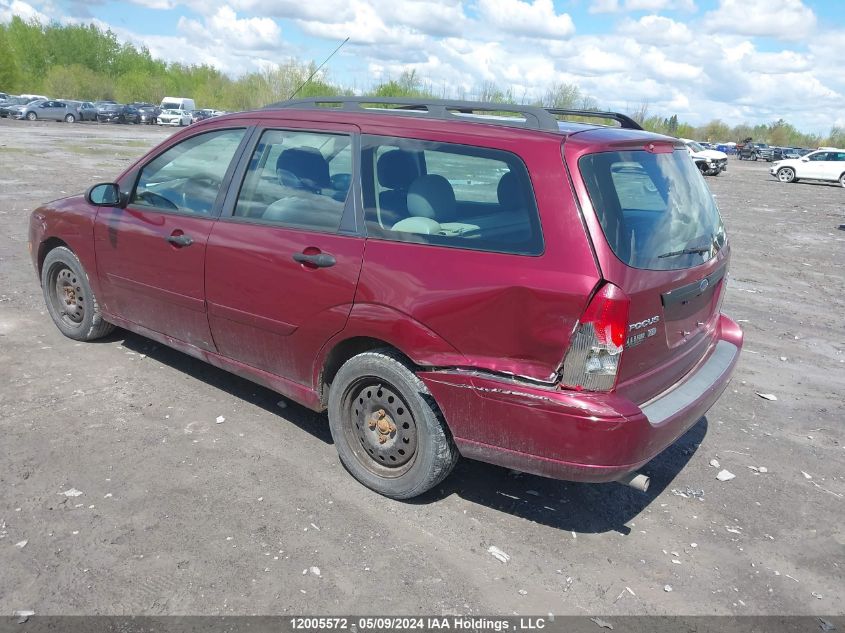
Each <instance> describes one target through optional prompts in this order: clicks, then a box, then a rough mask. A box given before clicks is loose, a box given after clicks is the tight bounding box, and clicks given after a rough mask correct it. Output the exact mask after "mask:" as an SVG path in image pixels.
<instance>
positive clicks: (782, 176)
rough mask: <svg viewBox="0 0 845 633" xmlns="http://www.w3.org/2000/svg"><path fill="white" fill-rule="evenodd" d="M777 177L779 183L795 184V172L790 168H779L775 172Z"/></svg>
mask: <svg viewBox="0 0 845 633" xmlns="http://www.w3.org/2000/svg"><path fill="white" fill-rule="evenodd" d="M777 177H778V180H780V181H781V182H795V170H794V169H792V167H781V168H780V169H778V171H777Z"/></svg>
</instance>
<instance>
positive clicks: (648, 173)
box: [29, 97, 743, 498]
mask: <svg viewBox="0 0 845 633" xmlns="http://www.w3.org/2000/svg"><path fill="white" fill-rule="evenodd" d="M369 101H371V97H367V98H354V97H325V98H319V99H305V100H299V101H292V102H282V103H279V104H275V105H273V106H269V107H268V108H265V109H263V110H260V111H257V112H248V113H238V114H232V115H227V116H223V117H215V118H212V119H209V120H206V121H203V122H201V123H198V124H196V125H195V126H192V127H191V128H189V129H187V130H183V131H181V132H178V133H176V134H173V135H172V136H170V137H169V138H168V139H167V140H165V141H164V142H163V143H161V144H160V145H159V146H158V147H156V148H154V149H153V150H151V151H150V152H149V153H148V154H147V155H146V156H145V157H144V158H142V159H140V160H139V161H138V162H137V163H136V164H134V165H132V166H131V167H129V168H128V169H127V170H126V171H125V172H123V174H121V175H120V176H118V177H117V179H116V181H115V182H112V183H101V184H97V185H94V186H92V187H91V188H90V189H89V190H88V191H87V193H85V194H84V195H76V196H71V197H69V198H64V199H62V200H58V201H55V202H52V203H49V204H47V205H45V206H42V207H40V208H38V209H36V210H35V211H34V212H33V213H32V216H31V220H30V228H29V242H30V252H31V253H32V260H33V264H34V266H35V268H36V270H37V272H38V274H39V276H40V279H41V283H42V287H43V291H44V298H45V301H46V305H47V310H48V312H49V314H50V316H51V317H52V319H53V321H54V323H55V324H56V326H57V327H58V328H59V330H60V331H61V332H62V333H64V334H65V335H66V336H68V337H70V338H72V339H76V340H81V341H88V340H93V339H97V338H100V337H102V336H104V335H106V334H107V333H108V332H109V331H110V330H111V329H112V328H113V327H114V326H119V327H124V328H126V329H129V330H132V331H134V332H137V333H139V334H141V335H143V336H146V337H149V338H151V339H154V340H156V341H158V342H160V343H161V344H164V345H169V346H171V347H174V348H175V349H177V350H181V351H183V352H186V353H188V354H190V355H192V356H194V357H196V358H200V359H203V360H206V361H208V362H210V363H212V364H214V365H216V366H217V367H221V368H224V369H227V370H229V371H232V372H234V373H236V374H239V375H241V376H244V377H246V378H249V379H251V380H254V381H256V382H259V383H261V384H263V385H265V386H267V387H269V388H271V389H274V390H276V391H278V392H279V393H281V394H283V395H285V396H286V397H289V398H291V399H293V400H295V401H297V402H299V403H301V404H303V405H305V406H306V407H309V408H311V409H314V410H316V411H322V410H326V409H328V423H329V427H330V430H331V434H332V437H333V439H334V444H335V447H336V448H337V450H338V453H339V456H340V459H341V461H342V462H343V464H344V465H345V466H346V468H347V469H348V470H349V472H350V473H352V475H354V476H355V477H356V478H358V480H359V481H361V482H362V483H363V484H365V485H366V486H369V487H370V488H372V489H373V490H376V491H378V492H379V493H381V494H384V495H387V496H389V497H394V498H409V497H414V496H416V495H419V494H421V493H423V492H424V491H426V490H428V489H430V488H432V487H433V486H436V485H437V483H438V482H439V481H441V480H442V479H443V478H444V477H446V476H447V475H448V473H449V472H450V471H451V470H452V468H453V466H454V465H455V462H456V460H457V458H458V455H459V454H460V455H463V456H464V457H469V458H474V459H480V460H482V461H487V462H491V463H494V464H499V465H502V466H506V467H508V468H515V469H519V470H522V471H526V472H530V473H536V474H540V475H544V476H549V477H557V478H561V479H571V480H579V481H592V482H601V481H622V482H624V483H627V484H629V485H632V486H635V487H638V488H639V489H645V488H646V487H647V484H648V480H647V477H645V476H644V475H641V474H638V473H637V470H638V469H639V468H640V467H641V466H642V465H643V464H645V463H647V462H648V461H650V460H651V459H652V458H654V457H655V456H656V455H657V454H659V453H660V452H662V451H663V450H664V449H665V448H667V447H668V446H669V445H671V444H672V443H673V442H675V440H676V439H678V438H679V437H680V436H681V435H682V434H683V433H685V432H686V431H687V430H688V429H689V428H690V427H691V426H693V425H694V424H695V423H696V422H697V421H698V420H699V419H700V418H701V416H702V415H704V413H705V412H706V411H707V410H708V408H709V407H710V406H711V405H712V404H713V403H714V402H715V401H716V400H717V399H718V397H719V395H720V394H721V393H722V391H723V390H724V389H725V387H726V385H727V384H728V382H729V380H730V377H731V374H732V371H733V368H734V366H735V364H736V362H737V359H738V357H739V353H740V348H741V346H742V337H743V335H742V331H741V329H740V328H739V327H738V325H737V324H736V323H735V322H734V321H732V320H731V319H729V318H728V317H727V316H725V315H724V314H722V313H721V311H720V306H721V305H722V299H723V296H724V292H725V281H726V279H727V276H726V274H727V268H728V262H729V258H730V243H729V241H728V239H727V237H726V234H725V229H724V226H723V224H722V220H721V217H720V214H719V210H718V208H717V206H716V203H715V201H714V198H713V196H712V194H711V192H710V190H709V189H708V187H707V184H706V183H705V181H704V179H703V178H702V176H701V174H700V172H699V171H698V170H697V169H696V168H695V165H694V164H693V163H692V161H691V160H690V159H689V156H688V152H687V149H686V147H685V146H684V145H683V144H681V143H680V142H679V141H677V139H673V138H669V137H665V136H660V135H657V134H653V133H650V132H645V131H643V130H642V129H641V128H640V126H639V125H638V124H637V123H636V122H635V121H633V120H632V119H631V118H629V117H627V116H625V115H621V114H615V113H609V112H586V111H573V110H546V109H543V108H539V107H534V106H521V105H509V104H500V103H496V104H490V103H467V102H450V101H432V102H430V103H426V104H423V105H422V108H424V109H421V104H420V102H419V101H418V100H410V99H390V100H388V99H386V98H379V103H390V104H393V105H395V106H397V107H394V108H391V109H369V108H367V107H366V103H367V102H369ZM324 103H328V104H330V105H332V104H337V105H338V106H342V107H323V105H322V104H324ZM491 110H495V111H498V112H508V111H512V113H513V114H514V116H513V117H503V116H485V115H484V114H483V113H485V112H490V111H491ZM454 112H460V114H459V115H455V114H453V113H454ZM574 116H578V117H579V119H581V121H583V118H581V117H590V118H591V117H600V119H601V120H602V121H605V120H607V119H608V118H611V119H615V120H616V121H617V122H618V123H619V125H620V127H609V126H605V125H592V124H588V123H584V122H573V121H570V120H565V119H566V117H570V118H572V117H574ZM561 156H562V157H563V160H561ZM74 353H75V354H77V355H80V354H81V355H84V352H74ZM81 358H82V356H80V359H81ZM80 362H82V360H80ZM189 404H190V403H189Z"/></svg>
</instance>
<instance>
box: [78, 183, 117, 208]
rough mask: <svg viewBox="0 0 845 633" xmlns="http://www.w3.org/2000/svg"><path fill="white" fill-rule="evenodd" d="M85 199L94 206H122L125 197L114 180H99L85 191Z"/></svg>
mask: <svg viewBox="0 0 845 633" xmlns="http://www.w3.org/2000/svg"><path fill="white" fill-rule="evenodd" d="M85 199H86V200H87V201H88V202H89V204H93V205H94V206H95V207H124V206H126V205H125V203H126V197H125V196H123V195H121V193H120V187H118V186H117V183H114V182H101V183H100V184H98V185H94V186H93V187H91V188H90V189H88V191H86V192H85Z"/></svg>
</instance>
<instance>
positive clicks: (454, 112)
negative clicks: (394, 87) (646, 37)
mask: <svg viewBox="0 0 845 633" xmlns="http://www.w3.org/2000/svg"><path fill="white" fill-rule="evenodd" d="M368 106H369V107H368ZM379 106H384V107H379ZM277 108H303V109H321V108H339V109H342V110H347V111H353V112H373V111H376V112H378V113H380V114H396V115H406V116H419V115H420V114H424V115H427V116H429V117H431V118H434V119H440V120H445V121H448V120H454V119H458V118H463V117H466V116H471V115H476V114H477V115H488V118H482V117H481V116H479V117H478V118H476V119H474V120H473V122H475V123H491V124H494V125H505V126H509V127H524V128H530V129H535V130H545V131H548V132H558V131H560V128H559V127H558V122H559V120H560V119H559V118H558V117H567V116H569V117H572V116H577V117H583V118H589V119H610V120H613V121H617V122H618V123H619V125H620V126H621V127H623V128H625V129H629V130H641V129H642V127H641V126H640V124H639V123H637V122H636V121H635V120H634V119H632V118H631V117H629V116H627V115H625V114H620V113H618V112H604V111H598V110H575V109H563V108H543V107H541V106H531V105H517V104H514V103H491V102H482V101H452V100H449V99H426V98H418V99H417V98H407V97H403V98H397V97H309V98H306V99H292V100H289V101H279V102H278V103H272V104H270V105H268V106H265V107H264V109H265V110H267V109H277ZM498 113H503V114H504V113H512V114H517V115H520V116H521V117H522V118H521V119H520V118H517V117H513V116H511V117H508V116H496V117H495V118H492V117H489V115H491V114H494V115H495V114H498ZM511 119H512V120H511Z"/></svg>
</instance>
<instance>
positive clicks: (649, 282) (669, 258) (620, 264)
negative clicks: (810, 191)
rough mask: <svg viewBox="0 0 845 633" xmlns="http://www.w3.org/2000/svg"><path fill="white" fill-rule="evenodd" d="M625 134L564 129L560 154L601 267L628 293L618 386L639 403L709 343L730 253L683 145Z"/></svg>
mask: <svg viewBox="0 0 845 633" xmlns="http://www.w3.org/2000/svg"><path fill="white" fill-rule="evenodd" d="M604 134H605V135H606V134H607V133H606V132H605V133H604ZM623 134H624V135H625V136H627V137H629V138H626V139H624V140H622V141H621V142H620V141H616V142H610V143H606V144H603V145H600V146H599V147H596V143H595V141H593V142H590V143H587V142H586V141H587V140H588V139H587V138H582V139H579V138H578V136H582V135H576V136H575V137H570V139H569V140H567V141H566V143H565V144H564V154H565V157H566V161H567V164H568V166H569V169H570V173H571V174H572V176H573V184H574V185H575V188H576V190H577V191H578V193H579V198H580V201H581V204H582V208H583V209H584V214H585V220H586V222H587V224H588V227H589V229H590V233H591V236H592V239H593V244H594V246H595V249H596V256H597V258H598V260H599V266H600V268H601V271H602V276H603V278H604V279H605V281H606V282H609V283H610V284H613V285H614V286H616V287H618V288H620V289H621V290H622V291H623V292H624V293H625V295H627V296H628V298H629V299H630V307H629V312H628V328H627V333H626V336H625V343H624V347H623V352H622V357H621V363H620V367H619V371H618V378H617V383H616V390H617V391H618V392H620V393H621V394H622V395H625V396H626V397H628V398H630V399H631V400H633V401H634V402H636V403H643V402H645V401H648V400H650V399H652V398H654V397H655V396H657V395H659V394H660V393H662V392H663V391H665V390H666V389H668V388H670V387H672V386H673V385H674V384H676V383H677V382H678V381H679V380H680V379H681V378H683V376H684V375H685V374H687V373H688V372H689V371H690V370H691V369H692V368H693V367H695V365H696V364H697V363H698V362H699V361H701V359H702V358H704V357H705V356H706V355H707V354H708V353H709V351H710V350H711V349H712V347H713V345H714V344H715V340H716V338H717V337H718V334H719V332H718V324H719V312H720V305H721V300H722V294H723V293H722V290H723V287H724V283H725V274H726V271H727V264H728V259H729V253H728V248H727V242H726V238H725V232H724V227H723V225H722V220H721V217H720V215H719V210H718V208H717V206H716V203H715V201H714V199H713V196H712V194H711V193H710V190H709V189H708V187H707V184H706V183H705V182H704V179H703V177H702V176H701V173H700V172H699V170H698V169H697V168H696V167H695V164H694V162H693V161H692V160H691V159H690V157H689V154H688V152H687V150H686V149H685V148H684V146H683V145H682V144H681V143H680V142H678V143H677V145H675V144H674V142H673V140H672V139H666V138H661V139H660V140H656V138H659V137H654V136H653V135H646V134H645V133H642V132H625V133H622V132H617V134H616V136H617V137H618V136H622V135H623ZM588 135H590V133H586V134H584V135H583V136H585V137H586V136H588ZM630 137H633V138H630Z"/></svg>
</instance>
